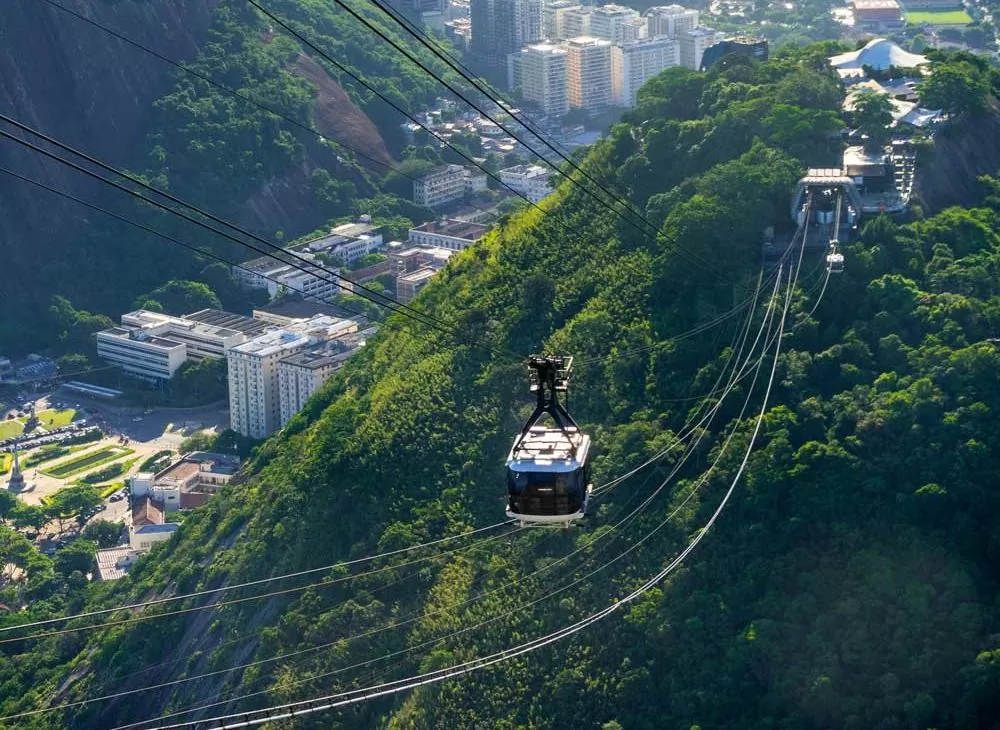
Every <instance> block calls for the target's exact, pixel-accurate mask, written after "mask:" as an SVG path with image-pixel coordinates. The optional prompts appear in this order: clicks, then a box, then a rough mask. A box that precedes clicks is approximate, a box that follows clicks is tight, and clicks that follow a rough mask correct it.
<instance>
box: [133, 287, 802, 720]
mask: <svg viewBox="0 0 1000 730" xmlns="http://www.w3.org/2000/svg"><path fill="white" fill-rule="evenodd" d="M779 280H780V277H779ZM790 291H791V290H790V289H789V293H788V294H786V298H785V307H784V309H783V312H782V317H781V321H780V324H779V332H778V335H777V337H776V340H777V346H776V347H775V353H774V360H773V362H772V365H771V373H770V378H769V380H768V384H767V388H766V390H765V393H764V397H763V402H762V404H761V410H760V413H759V415H758V417H757V418H756V423H755V426H754V429H753V432H752V434H751V437H750V442H749V444H748V447H747V450H746V453H745V454H744V456H743V459H742V461H741V462H740V466H739V468H738V470H737V472H736V474H735V476H734V477H733V480H732V482H731V483H730V485H729V488H728V490H727V491H726V492H725V494H724V495H723V498H722V500H721V502H720V503H719V505H718V506H717V507H716V509H715V511H714V512H713V514H712V516H711V517H710V518H709V520H708V522H707V523H706V524H705V525H704V526H703V527H702V528H701V529H700V530H699V531H698V533H697V534H696V535H695V537H694V538H692V539H691V541H690V542H689V543H688V545H687V546H686V547H685V549H684V550H683V551H681V553H680V554H678V555H677V556H676V557H675V558H674V559H673V560H672V561H670V563H668V564H667V565H666V566H665V567H664V568H663V569H661V570H660V572H659V573H657V574H656V575H654V576H653V577H652V578H650V579H648V580H647V581H646V582H645V583H644V584H642V585H641V586H639V587H638V588H636V589H634V590H633V591H632V592H631V593H629V594H628V595H626V596H625V597H623V598H621V599H619V600H616V601H615V602H614V603H612V604H610V605H609V606H607V607H605V608H604V609H602V610H600V611H598V612H596V613H594V614H591V615H590V616H588V617H586V618H584V619H581V620H579V621H577V622H576V623H574V624H571V625H570V626H567V627H563V628H561V629H559V630H557V631H554V632H552V633H550V634H547V635H545V636H542V637H538V638H536V639H533V640H531V641H529V642H525V643H523V644H521V645H519V646H516V647H512V648H508V649H505V650H503V651H501V652H496V653H494V654H491V655H488V656H486V657H479V658H476V659H472V660H469V661H467V662H463V663H460V664H456V665H453V666H451V667H445V668H443V669H439V670H435V671H432V672H426V673H423V674H420V675H416V676H414V677H408V678H404V679H399V680H394V681H392V682H385V683H382V684H379V685H375V686H372V687H366V688H361V689H356V690H350V691H347V692H341V693H336V694H332V695H326V696H323V697H318V698H314V699H310V700H300V701H297V702H291V703H285V704H282V705H276V706H273V707H269V708H265V709H261V710H251V711H247V712H240V713H235V714H229V715H223V716H219V717H213V718H208V719H205V720H193V721H188V722H181V723H173V724H170V725H157V726H156V727H157V728H158V730H177V729H178V728H184V727H190V726H191V725H195V724H201V723H223V724H220V725H215V730H229V729H230V728H241V727H252V726H256V725H261V724H264V723H266V722H274V721H277V720H284V719H291V718H294V717H300V716H302V715H308V714H312V713H315V712H320V711H325V710H329V709H334V708H336V707H342V706H345V705H350V704H356V703H358V702H363V701H366V700H370V699H375V698H377V697H382V696H386V695H392V694H398V693H400V692H405V691H408V690H411V689H416V688H418V687H421V686H425V685H429V684H434V683H438V682H441V681H444V680H447V679H453V678H455V677H458V676H461V675H464V674H468V673H470V672H472V671H475V670H477V669H483V668H485V667H488V666H491V665H493V664H498V663H501V662H504V661H508V660H510V659H513V658H515V657H517V656H521V655H523V654H527V653H529V652H532V651H535V650H537V649H540V648H542V647H544V646H547V645H549V644H553V643H555V642H557V641H560V640H562V639H564V638H566V637H568V636H571V635H573V634H576V633H578V632H579V631H582V630H583V629H585V628H587V627H589V626H591V625H592V624H595V623H597V622H598V621H600V620H602V619H604V618H606V617H607V616H610V615H611V614H613V613H614V612H616V611H618V610H619V609H621V608H622V607H623V606H626V605H628V604H629V603H631V602H633V601H634V600H635V599H636V598H638V597H640V596H642V595H643V594H644V593H646V592H647V591H648V590H649V589H651V588H652V587H654V586H655V585H657V584H658V583H659V582H660V581H662V580H663V579H664V578H665V577H666V576H667V575H669V574H670V573H671V572H673V571H674V570H675V569H676V568H677V567H678V566H679V565H680V564H681V563H682V562H683V561H684V559H685V558H686V557H687V556H688V555H690V554H691V552H692V551H693V550H694V549H695V548H696V547H697V545H698V544H699V543H700V542H701V541H702V540H703V539H704V538H705V536H706V535H707V534H708V533H709V531H710V530H711V528H712V527H713V526H714V525H715V522H716V521H717V520H718V518H719V516H720V515H721V514H722V512H723V510H724V509H725V507H726V505H727V504H728V502H729V500H730V498H731V497H732V495H733V493H734V491H735V488H736V485H737V484H738V483H739V480H740V478H741V477H742V475H743V472H744V471H745V469H746V465H747V463H748V462H749V459H750V454H751V453H752V452H753V447H754V445H755V444H756V440H757V436H758V435H759V432H760V426H761V424H762V423H763V421H764V414H765V413H766V411H767V403H768V400H769V399H770V394H771V389H772V387H773V384H774V378H775V374H776V372H777V365H778V360H779V357H780V352H781V344H780V343H781V334H782V332H781V331H782V330H783V328H784V323H785V317H786V316H787V313H788V305H789V303H790V301H791V299H790ZM761 362H763V361H762V360H761ZM755 380H756V379H755ZM751 393H752V389H751ZM736 432H737V430H736V429H734V431H733V433H732V434H730V439H727V444H728V442H729V440H731V438H732V436H734V435H735V433H736ZM722 453H723V452H722V451H720V454H719V455H718V457H717V458H716V461H715V463H713V465H712V468H714V467H715V466H716V465H717V464H718V463H719V460H720V459H721V456H722ZM662 524H665V523H661V526H662ZM657 529H658V528H657ZM630 549H631V548H630ZM275 713H277V714H275ZM137 724H138V723H137ZM147 727H150V728H152V727H153V726H152V725H150V726H147ZM116 730H117V729H116Z"/></svg>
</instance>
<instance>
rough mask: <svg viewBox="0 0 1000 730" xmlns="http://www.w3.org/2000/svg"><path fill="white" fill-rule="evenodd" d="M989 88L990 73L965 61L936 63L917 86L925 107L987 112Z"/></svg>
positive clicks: (954, 112) (956, 111)
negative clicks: (985, 72)
mask: <svg viewBox="0 0 1000 730" xmlns="http://www.w3.org/2000/svg"><path fill="white" fill-rule="evenodd" d="M989 91H990V87H989V80H988V76H987V75H986V74H983V73H981V72H980V71H979V69H977V68H976V67H975V66H973V65H972V64H971V63H968V62H964V61H963V62H960V63H948V64H942V65H940V66H935V67H934V69H933V71H932V72H931V75H930V77H929V78H928V79H927V80H926V81H924V82H923V83H922V84H920V85H919V86H917V93H918V94H919V95H920V103H921V104H922V105H923V106H925V107H927V108H928V109H942V110H944V111H946V112H949V113H951V114H977V113H979V112H982V111H984V110H985V109H986V99H987V96H988V95H989Z"/></svg>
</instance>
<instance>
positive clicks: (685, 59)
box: [677, 26, 724, 71]
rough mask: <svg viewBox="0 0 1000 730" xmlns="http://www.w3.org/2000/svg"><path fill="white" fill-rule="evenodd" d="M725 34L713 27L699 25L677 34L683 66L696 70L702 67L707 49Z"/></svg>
mask: <svg viewBox="0 0 1000 730" xmlns="http://www.w3.org/2000/svg"><path fill="white" fill-rule="evenodd" d="M723 36H724V34H722V33H718V32H716V31H714V30H712V29H711V28H705V27H704V26H698V27H697V28H692V29H691V30H686V31H684V32H683V33H680V34H679V35H678V36H677V40H678V41H679V42H680V46H681V66H683V67H684V68H693V69H694V70H695V71H697V70H698V69H700V68H701V57H702V56H703V55H704V54H705V49H706V48H708V47H709V46H713V45H715V43H716V42H717V41H719V40H721V38H722V37H723Z"/></svg>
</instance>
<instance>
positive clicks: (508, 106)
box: [385, 5, 568, 151]
mask: <svg viewBox="0 0 1000 730" xmlns="http://www.w3.org/2000/svg"><path fill="white" fill-rule="evenodd" d="M385 8H386V10H388V11H389V12H391V13H393V15H394V16H395V18H396V20H397V22H399V23H405V24H406V25H408V26H409V28H410V29H411V30H412V31H413V32H415V33H418V34H419V35H421V36H423V38H424V39H425V40H427V41H428V42H431V43H433V44H434V46H435V47H436V48H437V49H438V50H439V51H440V52H441V53H443V54H444V55H445V56H447V57H448V59H449V65H451V64H452V63H454V64H455V65H457V66H458V67H460V68H461V69H463V70H464V71H466V72H467V73H469V74H471V75H472V76H475V77H476V78H478V79H479V82H480V83H481V84H483V86H485V87H486V88H487V89H488V90H489V92H490V95H491V96H492V97H493V99H495V100H496V102H497V104H498V106H500V108H501V109H503V111H504V112H505V113H506V114H508V115H510V116H511V117H512V118H513V119H515V120H516V121H518V123H519V124H521V126H523V127H524V128H525V129H527V130H528V132H529V133H531V134H532V135H534V136H535V137H538V138H540V139H541V137H542V132H539V131H536V129H537V128H534V127H533V125H531V124H528V122H529V121H530V120H529V119H528V118H527V117H526V118H525V119H517V117H516V116H515V115H514V114H512V113H511V112H512V110H514V109H515V108H516V107H517V105H516V104H514V102H512V101H510V100H509V99H507V98H506V97H504V95H503V92H502V91H500V90H498V89H497V88H496V87H495V86H493V85H492V84H491V83H490V82H489V81H487V80H486V79H484V78H482V77H480V76H478V75H477V74H476V72H475V71H473V70H472V69H470V68H469V67H468V66H466V65H465V64H464V63H462V60H461V59H460V58H458V57H457V56H455V55H454V54H451V53H449V52H448V50H447V49H446V48H444V47H443V46H442V45H441V44H440V43H439V42H438V41H437V40H436V39H434V38H432V37H431V36H430V35H429V34H428V33H424V32H423V31H422V30H421V29H420V27H419V26H417V25H416V24H414V23H413V22H412V21H411V20H410V19H409V18H407V17H406V16H405V15H404V14H403V13H400V12H399V11H398V10H396V9H395V8H393V7H392V5H387V6H385ZM551 144H558V143H556V142H551ZM564 151H568V150H565V149H564Z"/></svg>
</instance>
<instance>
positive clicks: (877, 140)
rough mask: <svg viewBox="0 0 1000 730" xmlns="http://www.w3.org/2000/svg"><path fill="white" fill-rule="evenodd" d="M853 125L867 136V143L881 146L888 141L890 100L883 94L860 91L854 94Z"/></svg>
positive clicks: (890, 114)
mask: <svg viewBox="0 0 1000 730" xmlns="http://www.w3.org/2000/svg"><path fill="white" fill-rule="evenodd" d="M853 103H854V110H853V112H852V116H853V118H854V126H855V127H857V129H858V131H860V132H861V133H862V134H865V135H867V136H868V143H867V144H868V145H869V146H871V147H881V146H883V145H885V143H886V142H888V141H889V138H890V137H891V134H892V133H891V132H890V131H889V126H890V125H891V124H892V110H893V107H892V100H891V99H890V98H889V97H888V96H886V95H885V94H879V93H876V92H874V91H868V90H865V91H860V92H858V93H857V94H855V96H854V100H853Z"/></svg>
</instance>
